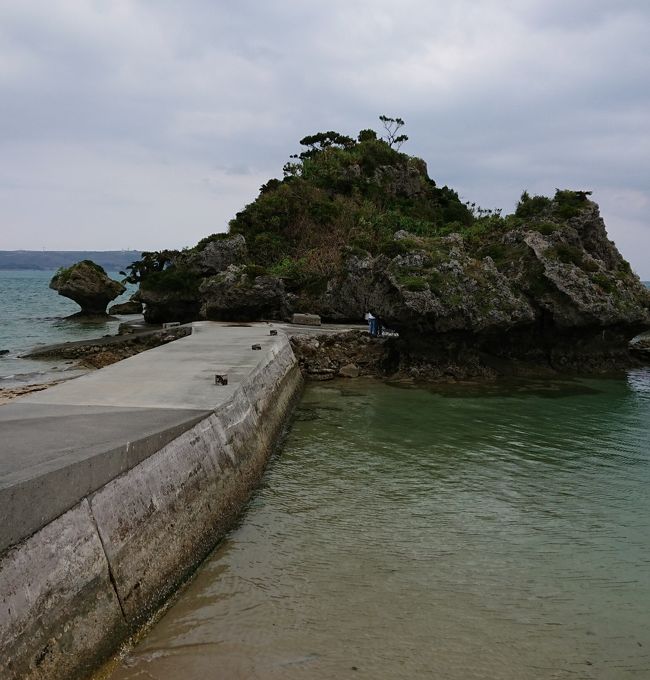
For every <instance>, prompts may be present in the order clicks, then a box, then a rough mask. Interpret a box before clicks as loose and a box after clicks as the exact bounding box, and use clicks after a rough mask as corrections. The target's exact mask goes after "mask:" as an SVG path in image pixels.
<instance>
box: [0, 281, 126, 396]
mask: <svg viewBox="0 0 650 680" xmlns="http://www.w3.org/2000/svg"><path fill="white" fill-rule="evenodd" d="M53 275H54V272H53V271H0V350H2V349H8V350H9V351H10V353H9V354H8V355H5V356H0V387H8V386H12V385H16V384H28V383H31V382H43V381H45V380H48V379H51V378H52V379H53V378H56V377H61V375H60V371H62V370H65V368H66V365H65V364H62V363H60V362H58V363H57V362H52V361H33V360H24V359H20V358H18V355H19V354H20V353H21V352H26V351H27V350H29V349H31V348H33V347H35V346H36V345H39V344H51V343H55V342H66V341H68V340H83V339H85V338H94V337H100V336H102V335H106V334H109V333H110V334H113V333H115V332H117V327H118V326H119V323H120V320H113V321H100V322H93V323H89V322H82V321H79V320H76V319H72V320H71V319H66V318H65V317H68V316H70V315H71V314H76V313H77V312H78V311H79V309H80V307H79V306H78V305H77V304H75V303H74V302H72V300H69V299H68V298H64V297H62V296H60V295H58V294H57V293H56V291H54V290H50V288H48V284H49V282H50V279H51V278H52V276H53ZM108 275H109V276H110V277H111V278H113V279H116V280H120V279H121V278H122V277H121V276H120V274H118V273H117V272H109V273H108ZM134 290H135V287H134V286H130V287H129V290H127V292H126V293H124V295H122V296H121V297H120V298H118V299H117V300H116V302H124V301H126V300H128V298H129V296H130V295H132V294H133V292H134ZM130 318H133V317H130ZM53 371H54V373H53Z"/></svg>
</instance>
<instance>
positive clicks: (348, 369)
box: [339, 364, 359, 378]
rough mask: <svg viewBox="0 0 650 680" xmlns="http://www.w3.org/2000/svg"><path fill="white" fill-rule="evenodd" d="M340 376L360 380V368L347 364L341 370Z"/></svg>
mask: <svg viewBox="0 0 650 680" xmlns="http://www.w3.org/2000/svg"><path fill="white" fill-rule="evenodd" d="M339 375H341V376H343V377H344V378H358V377H359V367H358V366H356V365H355V364H345V366H341V368H339Z"/></svg>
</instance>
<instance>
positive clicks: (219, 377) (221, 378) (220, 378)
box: [214, 373, 228, 385]
mask: <svg viewBox="0 0 650 680" xmlns="http://www.w3.org/2000/svg"><path fill="white" fill-rule="evenodd" d="M214 384H215V385H227V384H228V376H227V375H226V374H225V373H223V374H221V373H216V374H215V376H214Z"/></svg>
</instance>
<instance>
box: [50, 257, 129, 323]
mask: <svg viewBox="0 0 650 680" xmlns="http://www.w3.org/2000/svg"><path fill="white" fill-rule="evenodd" d="M50 288H52V289H53V290H55V291H56V292H57V293H58V294H59V295H63V296H64V297H67V298H70V299H71V300H74V301H75V302H76V303H77V304H78V305H79V306H80V307H81V311H80V312H78V315H81V316H106V306H107V305H108V303H109V302H111V301H112V300H114V299H115V298H116V297H118V296H120V295H121V294H122V293H123V292H124V291H125V290H126V287H125V286H124V285H123V284H121V283H120V282H119V281H114V280H113V279H111V278H109V276H108V275H107V274H106V272H105V271H104V268H103V267H100V266H99V265H98V264H95V263H94V262H93V261H92V260H82V261H81V262H77V263H76V264H73V265H72V266H71V267H65V268H63V267H62V268H61V269H59V270H58V271H57V273H56V274H55V275H54V276H53V277H52V280H51V281H50Z"/></svg>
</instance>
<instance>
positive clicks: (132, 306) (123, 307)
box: [108, 300, 142, 314]
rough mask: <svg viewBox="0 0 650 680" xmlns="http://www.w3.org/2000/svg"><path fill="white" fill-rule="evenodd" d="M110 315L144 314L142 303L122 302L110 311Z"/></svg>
mask: <svg viewBox="0 0 650 680" xmlns="http://www.w3.org/2000/svg"><path fill="white" fill-rule="evenodd" d="M108 313H109V314H142V303H141V302H136V301H135V300H129V301H128V302H122V303H121V304H119V305H113V306H112V307H109V309H108Z"/></svg>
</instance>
